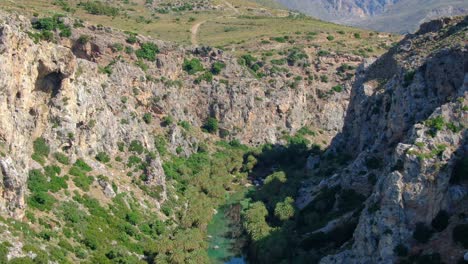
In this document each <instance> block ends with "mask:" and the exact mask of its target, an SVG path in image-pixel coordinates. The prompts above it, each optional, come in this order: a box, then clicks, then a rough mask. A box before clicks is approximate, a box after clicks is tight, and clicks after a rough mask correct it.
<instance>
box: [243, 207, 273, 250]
mask: <svg viewBox="0 0 468 264" xmlns="http://www.w3.org/2000/svg"><path fill="white" fill-rule="evenodd" d="M267 215H268V210H267V209H266V207H265V205H264V204H263V203H262V202H255V203H253V204H252V205H251V207H250V208H249V209H248V210H247V211H246V212H245V213H244V218H245V222H244V227H245V229H246V230H247V233H249V235H250V237H251V238H252V240H254V241H258V240H260V239H262V238H264V237H266V236H268V234H269V233H270V231H271V227H270V226H269V225H268V223H267V222H266V220H265V217H266V216H267Z"/></svg>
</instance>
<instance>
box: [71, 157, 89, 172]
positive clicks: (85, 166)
mask: <svg viewBox="0 0 468 264" xmlns="http://www.w3.org/2000/svg"><path fill="white" fill-rule="evenodd" d="M74 166H75V167H77V168H78V169H80V170H82V171H85V172H90V171H92V170H93V169H92V168H91V167H90V166H89V165H88V164H87V163H86V162H85V161H84V160H82V159H77V160H76V162H75V164H74Z"/></svg>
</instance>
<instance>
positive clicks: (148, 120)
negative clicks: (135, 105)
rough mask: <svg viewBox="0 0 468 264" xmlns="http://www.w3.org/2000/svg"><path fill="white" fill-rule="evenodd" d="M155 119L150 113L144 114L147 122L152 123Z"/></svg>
mask: <svg viewBox="0 0 468 264" xmlns="http://www.w3.org/2000/svg"><path fill="white" fill-rule="evenodd" d="M152 120H153V116H152V115H151V114H150V113H145V114H144V115H143V121H144V122H145V123H146V124H151V121H152Z"/></svg>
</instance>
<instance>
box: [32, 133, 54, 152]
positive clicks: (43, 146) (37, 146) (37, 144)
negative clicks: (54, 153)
mask: <svg viewBox="0 0 468 264" xmlns="http://www.w3.org/2000/svg"><path fill="white" fill-rule="evenodd" d="M33 149H34V153H36V154H37V155H39V156H43V157H47V156H49V153H50V147H49V145H47V142H46V140H45V139H44V138H42V137H40V138H37V139H36V140H34V142H33Z"/></svg>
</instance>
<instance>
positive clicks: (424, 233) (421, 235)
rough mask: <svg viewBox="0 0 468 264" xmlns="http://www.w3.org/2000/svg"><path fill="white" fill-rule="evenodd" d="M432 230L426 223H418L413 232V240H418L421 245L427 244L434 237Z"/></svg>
mask: <svg viewBox="0 0 468 264" xmlns="http://www.w3.org/2000/svg"><path fill="white" fill-rule="evenodd" d="M432 233H433V231H432V229H431V228H430V227H428V226H427V225H425V224H424V223H421V222H419V223H417V224H416V228H415V230H414V232H413V238H414V239H416V241H418V242H419V243H422V244H425V243H427V242H428V241H429V239H431V237H432Z"/></svg>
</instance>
